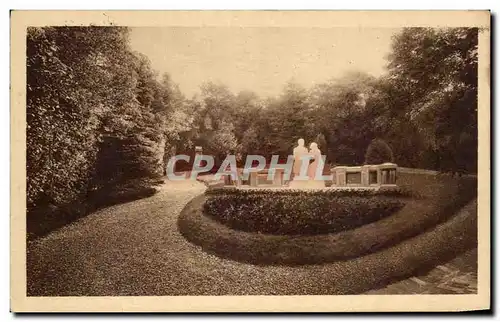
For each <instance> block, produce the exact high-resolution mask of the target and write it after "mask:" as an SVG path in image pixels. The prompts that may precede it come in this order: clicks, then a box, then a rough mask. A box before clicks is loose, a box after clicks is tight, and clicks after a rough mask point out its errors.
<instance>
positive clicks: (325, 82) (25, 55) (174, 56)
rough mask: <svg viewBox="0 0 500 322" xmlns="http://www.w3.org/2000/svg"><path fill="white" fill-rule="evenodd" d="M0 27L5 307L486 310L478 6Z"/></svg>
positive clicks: (484, 114)
mask: <svg viewBox="0 0 500 322" xmlns="http://www.w3.org/2000/svg"><path fill="white" fill-rule="evenodd" d="M398 15H399V16H400V18H399V19H398V17H397V16H398ZM401 17H404V19H403V18H401ZM371 18H373V19H371ZM392 18H394V20H391V19H392ZM332 21H335V22H332ZM388 21H392V22H388ZM11 28H12V29H11V30H12V40H11V41H12V43H11V45H12V46H11V55H12V63H11V68H12V79H13V82H12V89H11V95H12V106H11V126H12V162H13V165H12V167H13V168H12V171H13V172H12V173H13V175H12V204H13V208H12V214H11V229H12V232H13V236H12V242H11V253H12V256H13V257H12V258H13V262H12V264H11V265H12V266H11V267H12V277H11V278H12V290H11V296H12V299H11V300H12V308H13V310H14V311H16V310H19V311H47V310H49V311H76V310H78V311H82V310H83V311H117V310H120V311H172V310H179V311H220V312H223V311H238V310H241V311H270V310H275V311H282V312H286V311H289V310H292V311H293V310H301V311H363V310H364V311H379V310H385V311H413V310H426V311H443V310H455V311H457V310H458V311H459V310H468V309H474V308H476V309H487V308H489V303H490V302H489V300H490V285H489V278H490V277H489V274H490V272H489V266H490V264H489V263H490V253H489V247H490V244H489V243H490V239H489V238H490V237H489V232H490V227H489V220H490V219H489V215H490V214H489V204H490V197H489V171H490V170H489V167H490V164H489V153H490V152H489V146H490V141H489V140H490V138H489V133H490V120H489V113H490V106H489V91H490V89H489V86H490V80H489V73H490V53H489V43H490V40H489V32H490V31H489V28H490V13H489V12H488V11H455V12H448V13H446V12H434V14H431V13H430V12H428V13H427V14H426V15H423V14H422V13H421V12H420V13H417V12H412V11H407V12H396V11H393V12H388V11H385V12H384V11H381V12H361V11H359V12H356V11H351V12H348V11H346V12H341V11H338V12H333V11H323V12H307V11H297V12H282V11H281V12H280V11H274V12H271V11H268V12H266V11H261V12H258V11H254V12H249V11H246V12H231V11H222V12H209V11H206V12H196V11H193V12H182V11H179V12H174V11H170V12H133V11H128V12H127V11H123V12H98V11H90V12H86V13H84V12H77V11H70V12H66V13H65V12H57V11H54V12H45V13H42V12H37V11H14V12H13V13H12V15H11ZM14 56H16V57H15V58H14ZM16 66H17V67H18V68H19V69H15V68H16ZM23 71H25V73H23ZM478 187H480V188H479V189H478ZM479 259H481V262H480V261H479ZM346 295H348V296H346ZM388 295H390V296H391V297H387V296H388ZM220 296H225V297H224V298H226V297H227V301H228V302H226V303H221V302H220V301H221V298H220ZM283 296H287V297H283ZM315 296H316V297H315ZM317 296H324V297H320V298H324V300H321V301H325V302H324V303H323V304H321V303H318V299H319V298H318V297H317ZM392 296H395V297H392ZM398 296H399V297H398ZM98 299H102V301H99V300H98ZM133 299H137V302H134V300H133ZM181 299H184V300H186V299H189V300H187V301H188V302H189V301H191V302H190V304H189V305H188V304H184V306H182V305H181V303H182V301H181ZM280 299H283V301H284V302H280ZM285 299H286V301H285ZM118 300H119V301H120V302H116V301H118ZM148 301H149V303H148ZM162 301H163V302H162ZM198 301H199V302H198ZM207 301H208V302H207ZM224 301H225V300H224ZM266 301H269V302H268V304H266V303H265V302H266ZM419 301H420V302H419ZM351 302H352V304H348V303H351ZM120 303H121V304H120ZM139 303H142V304H139ZM152 303H156V304H152ZM162 303H163V304H162ZM217 303H218V304H217ZM230 303H231V304H230ZM245 303H246V304H245ZM280 303H281V304H280ZM306 303H307V304H306ZM419 303H420V304H419ZM271 305H274V306H273V308H271ZM16 308H17V309H16ZM426 308H427V309H426Z"/></svg>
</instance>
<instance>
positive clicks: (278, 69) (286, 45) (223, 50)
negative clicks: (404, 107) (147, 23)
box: [130, 27, 399, 97]
mask: <svg viewBox="0 0 500 322" xmlns="http://www.w3.org/2000/svg"><path fill="white" fill-rule="evenodd" d="M398 31H399V30H398V29H392V28H269V27H266V28H251V27H250V28H238V27H207V28H200V27H139V28H132V31H131V35H130V40H131V46H132V48H133V49H134V50H137V51H139V52H141V53H143V54H145V55H146V56H148V57H149V59H150V60H151V64H152V67H153V68H154V69H155V70H157V71H158V72H160V73H163V72H168V73H169V74H170V75H171V77H172V80H173V81H174V82H175V83H178V84H179V86H180V89H181V90H182V92H183V93H184V94H185V95H187V96H188V97H191V96H192V95H193V94H195V93H196V92H198V91H199V87H200V84H201V83H203V82H205V81H215V82H222V83H223V84H226V85H227V86H229V88H230V89H231V90H232V91H233V92H234V93H237V92H239V91H240V90H252V91H254V92H256V93H257V94H259V95H260V96H262V97H265V96H276V95H279V94H280V93H281V91H282V89H283V86H284V85H285V83H286V82H288V81H290V80H292V79H293V80H294V81H296V82H298V83H299V84H302V85H303V86H305V87H307V88H309V87H311V86H313V85H314V84H316V83H321V82H325V81H327V80H328V79H331V78H335V77H339V76H342V74H343V73H345V72H347V71H350V70H358V71H364V72H367V73H369V74H372V75H374V76H379V75H381V74H382V73H384V71H385V65H386V63H387V61H386V56H387V54H388V53H389V51H390V45H391V37H392V35H394V34H395V33H397V32H398Z"/></svg>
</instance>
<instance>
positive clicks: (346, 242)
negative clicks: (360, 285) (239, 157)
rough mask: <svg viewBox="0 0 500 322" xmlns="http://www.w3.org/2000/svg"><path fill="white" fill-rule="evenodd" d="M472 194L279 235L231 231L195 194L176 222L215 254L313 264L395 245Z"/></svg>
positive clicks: (461, 193)
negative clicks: (319, 231) (318, 231)
mask: <svg viewBox="0 0 500 322" xmlns="http://www.w3.org/2000/svg"><path fill="white" fill-rule="evenodd" d="M474 196H475V194H474V193H472V192H471V191H470V187H467V186H463V187H462V189H460V187H459V189H458V191H455V190H454V189H453V191H451V190H450V191H449V192H448V194H444V195H441V196H440V198H439V199H435V200H431V199H411V200H408V201H407V203H406V205H405V206H404V207H403V208H402V209H401V210H400V211H398V212H396V213H395V214H394V215H392V216H389V217H386V218H384V219H381V220H379V221H376V222H373V223H371V224H367V225H364V226H361V227H359V228H356V229H353V230H349V231H343V232H340V233H334V234H325V235H316V236H279V235H267V234H259V233H250V232H244V231H237V230H234V229H231V228H229V227H227V226H225V225H223V224H221V223H219V222H217V221H215V220H213V219H211V218H209V217H208V216H205V215H203V213H202V208H203V204H204V202H205V198H206V196H204V195H201V196H198V197H196V198H194V199H193V200H191V201H190V202H189V203H188V204H187V205H186V207H185V208H184V209H183V210H182V212H181V214H180V216H179V220H178V225H179V230H180V232H181V233H182V234H183V235H184V237H185V238H186V239H188V240H189V241H191V242H192V243H194V244H196V245H199V246H201V247H202V248H203V249H204V250H205V251H207V252H209V253H213V254H216V255H218V256H221V257H225V258H230V259H233V260H237V261H242V262H249V263H252V264H263V265H266V264H282V265H301V264H317V263H326V262H333V261H337V260H346V259H352V258H356V257H359V256H362V255H366V254H370V253H373V252H375V251H379V250H381V249H384V248H387V247H389V246H393V245H396V244H398V243H401V242H402V241H403V240H405V239H408V238H411V237H414V236H416V235H418V234H421V233H423V232H424V231H426V230H427V229H429V228H432V227H434V226H436V225H437V224H439V223H442V222H444V221H446V220H447V219H449V218H450V217H452V216H453V214H455V213H456V212H457V211H458V210H459V209H460V208H462V207H463V206H465V204H467V203H468V202H469V201H470V200H472V199H473V198H474ZM467 238H468V237H467Z"/></svg>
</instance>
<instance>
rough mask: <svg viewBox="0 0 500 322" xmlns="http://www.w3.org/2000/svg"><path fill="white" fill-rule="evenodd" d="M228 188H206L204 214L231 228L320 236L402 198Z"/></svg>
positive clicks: (397, 204)
mask: <svg viewBox="0 0 500 322" xmlns="http://www.w3.org/2000/svg"><path fill="white" fill-rule="evenodd" d="M337 192H338V191H332V190H329V189H327V190H320V191H314V192H310V191H287V190H267V191H265V192H262V191H259V190H240V189H234V190H228V191H227V193H220V192H216V193H214V192H209V193H208V194H207V198H206V200H205V204H204V207H203V212H204V214H205V215H207V216H210V217H211V218H213V219H215V220H217V221H218V222H220V223H222V224H225V225H227V226H229V227H231V228H234V229H237V230H242V231H248V232H258V233H264V234H276V235H303V236H304V235H319V234H326V233H333V232H339V231H345V230H349V229H352V228H355V227H359V226H362V225H365V224H368V223H371V222H375V221H377V220H380V219H381V218H384V217H386V216H388V215H390V214H392V213H394V212H395V211H397V210H399V209H401V208H402V207H403V206H404V203H403V202H402V201H400V200H398V199H396V198H394V197H385V196H380V195H379V193H376V194H375V193H372V192H370V191H369V192H366V191H352V192H348V193H346V192H342V193H340V194H339V193H337Z"/></svg>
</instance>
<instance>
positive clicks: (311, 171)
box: [307, 142, 325, 188]
mask: <svg viewBox="0 0 500 322" xmlns="http://www.w3.org/2000/svg"><path fill="white" fill-rule="evenodd" d="M309 147H310V150H309V155H310V156H311V160H312V162H311V164H309V168H308V169H307V176H308V177H309V183H310V184H309V185H310V186H311V188H313V187H314V188H324V187H325V182H324V181H323V180H321V179H320V178H316V175H318V176H321V175H322V173H319V174H318V173H317V172H318V167H319V165H320V160H321V151H320V149H319V148H318V144H317V143H315V142H313V143H311V145H310V146H309ZM321 164H322V163H321Z"/></svg>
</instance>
